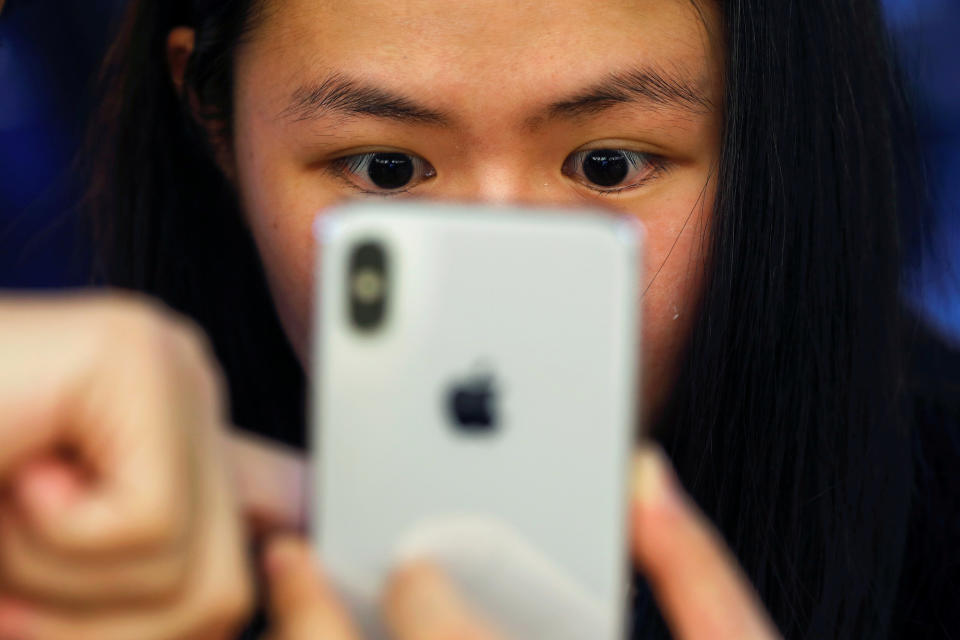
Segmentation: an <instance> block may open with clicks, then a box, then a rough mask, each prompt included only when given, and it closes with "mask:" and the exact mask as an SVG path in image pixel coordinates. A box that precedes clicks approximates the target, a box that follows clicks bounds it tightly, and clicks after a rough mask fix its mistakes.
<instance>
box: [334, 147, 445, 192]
mask: <svg viewBox="0 0 960 640" xmlns="http://www.w3.org/2000/svg"><path fill="white" fill-rule="evenodd" d="M330 168H331V170H332V171H333V172H334V173H335V174H336V175H337V176H338V177H340V178H343V179H344V180H347V181H349V182H350V183H351V184H352V185H353V186H355V187H356V188H358V189H360V190H361V191H364V192H367V193H383V194H389V193H402V192H403V191H406V190H407V189H409V188H412V187H413V186H415V185H417V184H419V183H420V182H423V181H424V180H428V179H430V178H432V177H433V176H435V175H436V174H437V171H436V169H434V168H433V167H432V166H430V163H428V162H427V161H426V160H424V159H423V158H420V157H418V156H415V155H411V154H409V153H401V152H398V151H376V152H372V153H359V154H356V155H352V156H344V157H342V158H337V159H336V160H334V161H333V162H332V163H330Z"/></svg>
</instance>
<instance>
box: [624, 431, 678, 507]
mask: <svg viewBox="0 0 960 640" xmlns="http://www.w3.org/2000/svg"><path fill="white" fill-rule="evenodd" d="M633 494H634V498H635V499H636V500H638V501H639V502H641V503H643V504H647V505H653V504H660V505H666V504H671V503H674V502H676V501H677V499H678V495H679V494H678V492H677V486H676V479H675V477H674V474H673V468H672V466H671V465H670V461H669V460H668V459H667V456H666V454H665V453H664V452H663V450H662V449H660V447H658V446H656V445H644V446H642V447H641V448H640V449H639V450H638V451H637V453H636V454H635V455H634V471H633Z"/></svg>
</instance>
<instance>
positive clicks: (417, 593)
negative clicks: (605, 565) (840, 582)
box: [264, 448, 779, 640]
mask: <svg viewBox="0 0 960 640" xmlns="http://www.w3.org/2000/svg"><path fill="white" fill-rule="evenodd" d="M633 495H634V498H633V503H632V510H631V526H632V536H631V547H632V551H633V555H634V559H635V561H636V563H637V566H638V567H639V569H640V570H641V571H642V572H643V573H644V575H645V576H646V577H647V580H648V581H649V583H650V585H651V587H652V589H653V592H654V596H655V597H656V599H657V603H658V605H659V607H660V610H661V612H662V613H663V615H664V616H665V618H666V620H667V622H668V623H669V625H670V628H671V630H672V632H673V635H674V637H676V638H678V639H680V640H724V639H731V640H732V639H735V638H736V639H751V640H769V639H773V638H777V637H779V636H778V633H777V631H776V628H775V627H774V625H773V623H772V622H771V621H770V619H769V617H768V616H767V614H766V612H765V611H764V609H763V606H762V604H761V603H760V601H759V599H758V598H757V596H756V594H755V593H754V591H753V589H752V588H751V586H750V584H749V582H748V581H747V580H746V578H745V577H744V576H743V573H742V572H741V570H740V568H739V567H738V565H737V563H736V561H735V560H734V558H733V557H732V556H731V554H730V552H729V551H728V550H727V548H726V545H725V544H724V542H723V540H722V538H721V537H720V536H719V535H718V534H717V532H716V531H715V530H714V529H713V527H712V526H711V525H710V524H709V523H708V522H707V520H706V518H704V517H703V515H702V514H700V513H699V511H698V510H697V509H696V507H695V506H694V505H693V503H692V501H691V500H690V499H689V498H688V497H686V496H685V495H684V494H683V493H682V491H681V490H680V489H679V484H678V482H677V480H676V478H675V476H674V474H673V472H672V471H671V469H670V465H669V463H668V462H667V460H666V458H665V457H664V455H663V454H662V453H661V452H660V451H659V449H654V448H644V449H642V450H641V451H640V452H639V453H638V454H637V456H636V461H635V471H634V475H633ZM264 564H265V568H266V574H267V583H268V584H267V590H268V595H269V606H270V613H271V619H272V623H273V628H272V630H271V631H270V633H269V634H268V636H267V637H268V638H269V639H270V640H308V639H312V638H324V639H325V640H360V636H359V634H358V632H357V630H356V628H355V627H354V626H353V625H352V623H351V622H350V620H349V618H348V617H347V614H346V612H345V611H344V609H343V607H342V606H341V605H340V604H339V603H338V602H337V599H336V597H335V595H334V593H333V592H332V590H331V588H330V586H329V585H328V584H327V583H326V581H325V579H324V577H323V576H322V575H321V573H320V571H319V569H318V568H317V567H318V565H317V562H316V561H315V560H313V559H312V558H311V554H310V551H309V548H308V546H307V544H306V542H304V541H303V540H300V539H297V538H292V537H280V538H277V539H274V540H273V541H271V543H270V544H269V546H268V547H267V551H266V554H265V561H264ZM383 618H384V620H385V621H386V622H387V626H388V628H389V629H390V631H391V633H392V634H393V637H394V638H396V639H397V640H434V639H439V638H463V639H467V640H492V639H493V638H495V637H496V636H495V634H494V632H493V631H491V629H490V627H489V626H487V625H486V624H484V623H483V622H481V621H480V620H479V618H478V617H477V616H476V615H474V614H473V613H472V612H471V611H470V609H469V607H468V606H467V605H465V604H464V602H463V601H462V600H461V599H460V598H459V597H458V596H457V594H456V593H455V592H454V590H453V588H452V587H451V585H450V584H449V583H448V582H447V580H445V579H444V577H443V576H442V575H441V574H440V573H439V572H438V571H436V570H435V569H433V568H431V567H429V566H422V565H421V566H415V567H409V568H407V569H405V570H403V572H401V573H400V574H398V575H396V576H394V577H393V578H392V579H391V580H390V581H389V585H388V588H387V594H386V597H385V598H384V606H383Z"/></svg>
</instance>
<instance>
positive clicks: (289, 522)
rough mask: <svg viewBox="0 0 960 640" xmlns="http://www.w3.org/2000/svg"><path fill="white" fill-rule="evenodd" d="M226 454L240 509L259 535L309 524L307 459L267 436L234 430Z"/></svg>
mask: <svg viewBox="0 0 960 640" xmlns="http://www.w3.org/2000/svg"><path fill="white" fill-rule="evenodd" d="M225 444H226V458H227V464H228V467H229V468H230V470H231V472H232V480H233V486H234V488H235V489H234V490H235V492H236V494H237V499H238V500H239V502H240V509H241V511H242V512H243V514H244V517H245V519H246V521H247V524H248V525H249V527H250V528H251V529H252V532H253V534H254V535H255V536H263V535H267V534H270V533H274V532H277V531H303V530H304V529H305V528H306V517H307V516H306V509H305V508H304V505H305V504H306V499H305V495H304V487H305V486H306V482H305V478H306V473H307V469H306V462H305V461H304V457H303V455H301V454H298V453H296V452H295V451H293V450H292V449H289V448H287V447H284V446H282V445H278V444H277V443H275V442H270V441H268V440H265V439H264V438H259V437H257V436H254V435H251V434H247V433H241V432H238V431H233V432H231V433H229V434H227V435H226V443H225Z"/></svg>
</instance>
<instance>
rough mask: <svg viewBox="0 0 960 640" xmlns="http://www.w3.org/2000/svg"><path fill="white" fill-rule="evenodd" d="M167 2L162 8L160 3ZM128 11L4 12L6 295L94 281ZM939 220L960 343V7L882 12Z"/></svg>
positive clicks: (0, 284)
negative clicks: (97, 192)
mask: <svg viewBox="0 0 960 640" xmlns="http://www.w3.org/2000/svg"><path fill="white" fill-rule="evenodd" d="M159 1H163V0H159ZM124 2H125V0H7V3H6V6H5V8H4V9H3V13H2V14H0V288H26V287H31V288H38V287H44V288H47V287H64V286H74V285H78V284H83V283H85V282H86V280H87V267H86V264H87V262H88V260H89V251H88V248H87V247H86V246H85V244H84V242H82V241H81V240H80V239H79V238H80V237H81V236H79V235H78V229H77V225H76V211H75V207H76V201H77V198H78V196H79V194H80V193H81V191H82V185H80V184H78V182H77V180H76V179H75V178H74V177H73V175H72V172H71V170H70V169H71V164H72V162H73V158H74V155H75V153H76V151H77V148H78V145H79V144H80V141H81V139H82V135H83V126H84V123H85V121H86V118H87V116H88V114H89V111H90V108H91V104H92V91H91V90H92V86H93V82H94V74H95V71H96V67H97V63H98V61H99V60H100V58H101V57H102V56H103V54H104V51H105V47H106V44H107V39H108V38H109V36H110V32H111V28H112V27H113V26H115V24H116V20H117V16H118V12H119V10H120V8H121V7H122V6H123V5H124ZM884 4H885V8H886V11H887V15H888V16H889V20H890V25H891V29H892V31H893V33H894V35H895V37H896V39H897V41H898V42H899V45H900V48H901V53H902V56H903V60H904V65H905V67H906V69H907V72H908V73H907V75H908V77H909V79H910V81H911V83H912V86H911V87H910V88H911V90H912V91H913V93H914V95H915V99H914V102H915V105H916V110H917V117H918V121H919V125H920V134H921V137H922V143H923V145H924V150H925V155H926V170H927V174H928V180H929V182H930V188H931V191H932V194H933V196H934V199H935V202H936V207H937V216H936V221H935V226H934V227H933V228H931V229H928V230H927V231H928V233H929V238H930V239H931V241H932V242H931V243H930V245H929V246H927V247H925V249H924V251H923V252H922V254H921V259H920V260H918V263H917V266H916V269H915V270H914V272H913V273H912V274H911V278H910V280H909V281H910V282H911V283H912V287H911V289H910V291H909V292H908V297H909V301H910V303H911V304H912V305H913V306H915V307H916V308H918V309H920V310H921V311H922V313H923V314H924V315H925V316H926V317H927V318H928V319H929V320H930V323H931V324H933V325H934V326H936V327H939V328H940V330H941V331H942V332H943V333H945V334H947V335H950V336H953V338H954V339H955V340H956V341H957V342H958V343H960V0H885V1H884Z"/></svg>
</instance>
